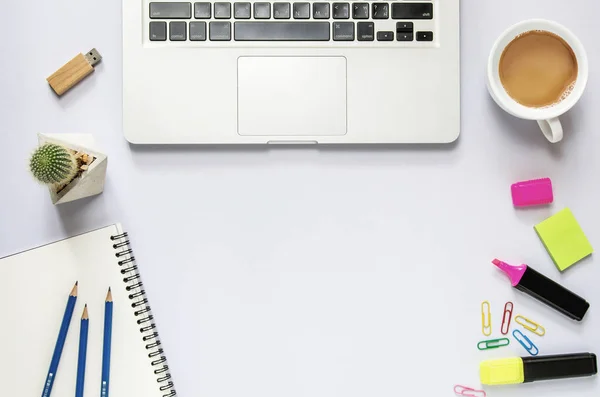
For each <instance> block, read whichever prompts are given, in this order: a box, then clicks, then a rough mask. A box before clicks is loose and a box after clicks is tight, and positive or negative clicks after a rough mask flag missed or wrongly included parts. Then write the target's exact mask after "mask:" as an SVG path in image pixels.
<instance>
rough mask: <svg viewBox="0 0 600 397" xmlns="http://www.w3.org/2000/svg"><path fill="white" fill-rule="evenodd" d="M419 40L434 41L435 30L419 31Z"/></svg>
mask: <svg viewBox="0 0 600 397" xmlns="http://www.w3.org/2000/svg"><path fill="white" fill-rule="evenodd" d="M417 41H433V32H417Z"/></svg>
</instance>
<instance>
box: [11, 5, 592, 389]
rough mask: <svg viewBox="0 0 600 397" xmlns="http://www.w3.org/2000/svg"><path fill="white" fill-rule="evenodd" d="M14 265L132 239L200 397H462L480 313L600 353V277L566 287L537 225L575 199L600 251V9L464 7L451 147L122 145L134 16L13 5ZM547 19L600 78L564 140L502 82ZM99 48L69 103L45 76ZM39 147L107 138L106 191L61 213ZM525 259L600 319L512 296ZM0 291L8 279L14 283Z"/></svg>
mask: <svg viewBox="0 0 600 397" xmlns="http://www.w3.org/2000/svg"><path fill="white" fill-rule="evenodd" d="M2 8H3V12H4V15H5V18H3V22H2V24H1V27H0V33H2V34H1V36H2V37H3V39H2V40H0V53H1V54H2V62H1V64H0V126H1V133H0V146H1V147H2V149H3V150H2V155H0V170H2V171H1V175H2V176H1V178H2V188H1V189H0V190H1V192H2V193H1V194H0V257H1V256H4V255H7V254H10V253H14V252H17V251H20V250H24V249H26V248H29V247H31V246H35V245H40V244H43V243H46V242H49V241H52V240H56V239H60V238H63V237H66V236H69V235H73V234H76V233H81V232H84V231H87V230H89V229H93V228H97V227H100V226H103V225H106V224H109V223H112V222H117V221H119V222H122V223H123V225H124V226H125V228H126V229H128V230H129V232H130V233H131V235H132V240H133V244H134V248H135V253H136V256H137V258H138V260H139V264H140V266H141V268H142V273H143V277H144V280H145V283H146V289H147V291H148V293H149V296H150V301H151V304H152V308H153V310H154V312H155V313H154V314H155V316H156V318H157V319H158V326H159V330H160V333H161V336H162V339H163V344H164V346H165V349H166V353H167V357H168V359H169V365H170V367H171V369H172V371H173V376H174V380H175V382H176V386H177V388H178V391H179V394H180V395H181V396H194V395H196V396H198V395H203V396H210V397H221V396H223V397H234V396H240V395H246V396H261V397H276V396H277V397H280V396H289V397H309V396H310V397H317V396H323V397H325V396H327V397H331V396H344V397H351V396H352V397H354V396H356V397H359V396H361V397H362V396H367V395H371V396H399V395H415V396H417V395H424V396H434V395H435V396H450V395H452V386H453V385H454V384H456V383H459V384H467V385H472V386H478V363H479V361H480V360H481V359H484V358H489V357H500V356H508V355H525V354H526V353H525V352H524V351H523V350H522V348H521V347H520V346H519V345H518V344H517V343H515V342H514V341H513V342H512V343H511V346H509V347H508V348H504V349H498V350H497V351H492V352H479V351H477V349H476V348H475V344H476V342H477V341H479V340H481V339H484V337H483V335H482V334H481V332H480V317H479V316H480V315H479V304H480V302H481V301H482V300H486V299H487V300H489V301H490V302H491V303H492V306H493V323H494V336H500V335H499V328H498V327H499V325H500V313H501V309H502V306H503V305H504V303H505V301H507V300H512V301H513V302H514V303H515V314H516V313H522V314H525V315H527V316H530V317H531V318H533V319H536V320H538V321H539V322H540V323H542V324H543V325H545V326H546V328H547V335H546V336H544V337H543V338H539V337H534V341H535V342H536V343H537V344H538V346H539V348H540V351H541V352H542V354H551V353H561V352H577V351H592V352H596V353H600V333H599V332H598V329H600V312H599V310H600V288H598V286H600V281H599V280H600V267H599V266H600V264H599V263H598V260H597V259H596V258H594V257H592V258H588V259H586V260H584V261H583V262H581V263H579V264H577V265H576V266H575V267H573V268H572V269H570V270H568V271H567V272H565V273H564V274H562V275H561V274H559V272H558V271H557V269H556V268H555V266H554V265H553V264H552V262H551V260H550V258H549V256H548V255H547V253H546V252H545V250H544V248H543V246H542V245H541V243H540V242H539V240H538V238H537V236H536V235H535V233H534V231H533V225H534V224H535V223H537V222H539V221H541V220H543V219H545V218H546V217H547V216H549V215H551V214H552V213H554V212H556V211H558V210H559V209H562V208H563V207H565V206H568V207H570V208H571V209H572V210H573V212H574V214H575V216H576V217H577V218H578V220H579V222H580V224H581V225H582V227H583V229H584V231H585V232H586V234H587V236H588V237H589V239H590V241H591V242H592V245H593V246H595V247H596V249H600V222H598V220H599V215H600V212H599V210H598V208H599V206H600V183H599V180H598V178H599V175H600V173H599V171H600V156H598V150H599V148H600V130H599V129H598V122H599V120H600V119H599V117H600V115H599V110H600V98H599V96H600V72H599V73H595V71H597V70H598V68H597V65H598V63H599V62H600V50H599V47H598V43H597V38H598V37H600V24H599V23H598V12H599V11H600V5H598V2H597V1H596V0H577V1H572V2H568V1H564V0H504V1H489V0H485V1H483V0H463V1H462V18H461V24H462V25H461V28H462V40H461V46H462V57H461V59H462V136H461V138H460V139H459V141H458V142H457V143H456V144H454V145H450V146H407V147H395V148H389V147H387V148H386V147H382V148H371V147H357V148H341V147H338V148H309V149H305V148H288V149H286V148H282V147H277V148H275V149H261V148H254V149H252V148H219V149H214V148H211V149H207V148H199V147H142V146H140V147H137V146H131V145H129V144H128V143H127V142H126V141H125V139H124V138H123V136H122V129H121V120H122V111H121V87H122V83H121V31H120V19H121V4H120V2H119V1H112V2H110V1H109V2H99V1H75V0H55V1H50V2H49V1H42V0H32V1H27V2H22V1H11V2H8V3H6V4H4V5H3V7H2ZM534 17H540V18H548V19H553V20H556V21H559V22H561V23H563V24H565V25H566V26H568V27H569V28H571V29H572V30H573V31H574V32H575V33H576V34H577V35H578V36H579V37H580V38H581V40H582V41H583V43H584V45H586V47H587V50H588V54H589V61H590V70H591V75H590V79H589V85H588V90H587V91H586V93H585V95H584V97H583V98H582V100H581V102H580V103H579V104H578V105H577V106H576V107H575V108H574V109H573V110H572V111H571V112H570V113H569V114H568V115H567V116H566V117H564V118H563V119H562V120H563V123H564V127H565V130H566V137H565V139H564V141H563V142H562V143H560V144H556V145H551V144H549V143H548V142H546V140H545V139H544V138H543V136H542V134H541V133H540V132H539V131H538V127H537V126H536V124H535V123H534V122H528V121H521V120H516V119H514V118H512V117H510V116H508V115H506V114H503V113H502V112H501V111H500V110H499V109H498V108H497V107H496V105H495V104H494V103H493V102H492V100H491V99H490V98H489V96H488V94H487V91H486V89H485V84H484V68H485V63H486V59H487V56H488V51H489V49H490V47H491V45H492V43H493V41H494V40H495V38H496V37H497V36H498V35H499V34H500V33H501V32H502V31H503V30H504V29H505V28H506V27H507V26H509V25H511V24H513V23H515V22H518V21H520V20H523V19H527V18H534ZM91 47H96V48H98V50H99V51H100V52H101V54H102V55H103V57H104V61H103V62H102V63H101V64H100V65H99V66H98V67H97V70H96V72H95V73H94V74H93V75H92V76H91V77H90V78H89V79H87V81H85V82H83V83H82V84H81V85H79V86H78V87H77V88H76V89H74V90H73V91H72V92H70V93H68V94H67V95H65V96H64V97H63V98H62V99H60V100H58V99H57V98H56V97H55V96H54V94H53V93H52V92H51V91H50V89H49V88H48V86H47V84H46V82H45V78H46V76H48V75H49V74H50V73H52V72H53V71H54V70H55V69H56V68H57V67H59V66H60V65H62V64H63V63H64V62H65V61H67V60H69V59H70V58H71V57H73V56H74V55H75V54H76V53H78V52H80V51H86V50H88V49H89V48H91ZM37 132H48V133H59V132H71V133H74V132H87V133H93V134H94V135H95V137H96V138H97V140H98V141H99V143H100V144H101V145H102V146H103V147H104V148H105V151H106V153H107V154H108V156H109V170H108V178H107V181H106V189H105V192H104V193H103V194H102V195H101V196H98V197H95V198H92V199H89V200H83V201H80V202H75V203H72V204H67V205H64V206H59V207H56V208H55V207H53V206H52V204H51V203H50V199H49V197H48V193H47V192H46V191H45V190H44V188H42V187H40V186H38V185H36V183H35V182H33V181H32V180H31V178H30V177H29V175H28V172H27V158H28V156H29V154H30V152H31V151H32V149H33V148H34V147H35V146H36V143H37V138H36V133H37ZM545 176H549V177H551V178H552V180H553V182H554V186H555V203H554V204H553V205H552V206H551V207H549V208H542V209H533V210H526V211H516V210H515V209H513V207H512V205H511V199H510V193H509V186H510V184H511V183H512V182H515V181H518V180H525V179H529V178H536V177H545ZM494 257H500V258H503V259H505V260H506V261H509V262H512V263H515V264H517V263H520V262H525V263H529V264H530V265H533V266H534V267H535V268H537V269H538V270H540V271H542V272H544V273H546V274H547V275H549V276H550V277H552V278H555V279H559V280H560V281H561V282H562V283H563V284H565V285H566V286H568V287H570V288H572V289H573V290H575V291H576V292H578V293H580V294H581V295H583V296H584V297H586V298H587V299H588V301H590V302H591V305H592V306H591V309H590V311H589V312H588V315H587V317H586V319H585V321H584V322H583V323H582V324H579V323H575V322H572V321H570V320H568V319H566V318H563V317H562V316H561V315H559V314H557V313H555V312H554V311H552V310H551V309H549V308H547V307H545V306H543V305H541V304H538V303H537V302H535V301H533V300H532V299H530V298H529V297H527V296H523V295H522V294H520V293H516V292H515V291H513V290H511V288H510V285H509V283H508V281H507V280H506V279H505V278H504V277H503V276H502V275H501V274H499V273H498V272H497V271H495V269H494V268H493V266H492V265H491V264H490V260H491V259H492V258H494ZM0 286H1V281H0ZM487 391H488V395H489V396H491V397H500V396H504V397H508V396H512V397H525V396H531V395H544V396H546V397H558V396H565V395H574V396H575V395H577V396H581V397H591V396H598V394H599V392H600V381H599V380H598V379H595V378H586V379H579V380H566V381H553V382H545V383H535V384H527V385H520V386H517V387H502V388H487Z"/></svg>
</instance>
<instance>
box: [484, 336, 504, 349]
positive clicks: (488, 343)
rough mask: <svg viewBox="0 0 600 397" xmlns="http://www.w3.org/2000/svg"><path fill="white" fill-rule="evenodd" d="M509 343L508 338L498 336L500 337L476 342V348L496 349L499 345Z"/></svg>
mask: <svg viewBox="0 0 600 397" xmlns="http://www.w3.org/2000/svg"><path fill="white" fill-rule="evenodd" d="M509 344H510V340H509V339H508V338H500V339H488V340H482V341H481V342H478V343H477V348H478V349H479V350H489V349H497V348H499V347H504V346H508V345H509Z"/></svg>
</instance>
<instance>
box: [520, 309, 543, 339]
mask: <svg viewBox="0 0 600 397" xmlns="http://www.w3.org/2000/svg"><path fill="white" fill-rule="evenodd" d="M515 322H516V323H517V324H519V325H522V326H523V328H525V329H526V330H528V331H531V332H533V333H534V334H536V335H539V336H544V335H545V334H546V328H544V327H542V326H541V325H539V324H538V323H536V322H535V321H531V320H530V319H528V318H527V317H524V316H521V315H520V314H519V315H517V317H515Z"/></svg>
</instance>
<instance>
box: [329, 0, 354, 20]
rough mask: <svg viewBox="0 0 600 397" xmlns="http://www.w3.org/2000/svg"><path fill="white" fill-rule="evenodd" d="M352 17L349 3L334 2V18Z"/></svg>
mask: <svg viewBox="0 0 600 397" xmlns="http://www.w3.org/2000/svg"><path fill="white" fill-rule="evenodd" d="M348 18H350V4H349V3H333V19H348Z"/></svg>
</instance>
